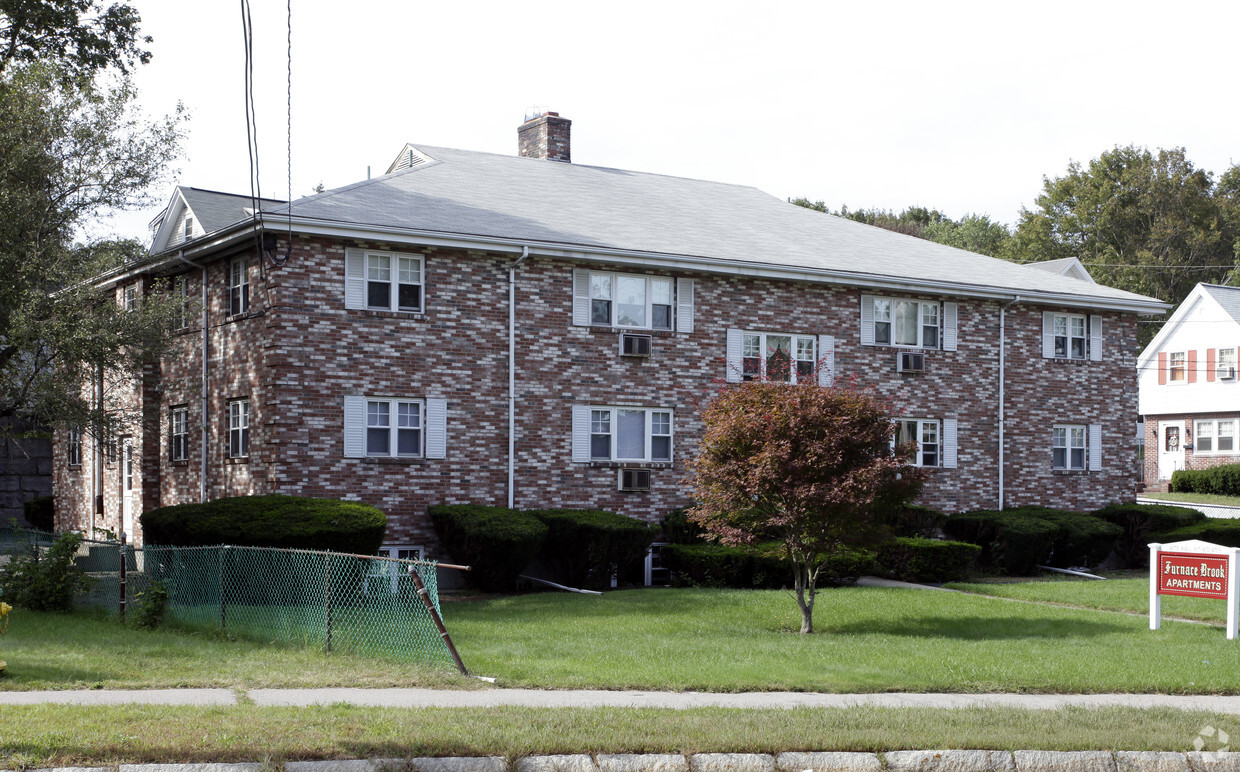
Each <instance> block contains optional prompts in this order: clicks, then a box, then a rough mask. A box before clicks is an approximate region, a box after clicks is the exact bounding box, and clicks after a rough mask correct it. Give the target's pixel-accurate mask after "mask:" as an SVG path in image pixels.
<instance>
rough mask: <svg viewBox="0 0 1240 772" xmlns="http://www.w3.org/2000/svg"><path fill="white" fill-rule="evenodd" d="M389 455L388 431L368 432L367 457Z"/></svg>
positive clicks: (370, 430) (372, 430)
mask: <svg viewBox="0 0 1240 772" xmlns="http://www.w3.org/2000/svg"><path fill="white" fill-rule="evenodd" d="M387 454H388V430H387V429H367V430H366V455H368V456H386V455H387Z"/></svg>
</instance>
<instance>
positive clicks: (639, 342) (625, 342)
mask: <svg viewBox="0 0 1240 772" xmlns="http://www.w3.org/2000/svg"><path fill="white" fill-rule="evenodd" d="M651 340H652V338H651V336H650V335H634V334H632V333H629V332H622V333H620V356H623V357H648V356H650V343H651Z"/></svg>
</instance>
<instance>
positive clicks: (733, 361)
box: [726, 330, 745, 383]
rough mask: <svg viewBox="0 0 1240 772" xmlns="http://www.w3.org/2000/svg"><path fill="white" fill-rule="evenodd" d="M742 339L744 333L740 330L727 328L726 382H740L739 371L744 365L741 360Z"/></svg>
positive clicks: (742, 351)
mask: <svg viewBox="0 0 1240 772" xmlns="http://www.w3.org/2000/svg"><path fill="white" fill-rule="evenodd" d="M744 339H745V333H744V332H742V331H741V330H728V361H727V367H728V372H727V376H726V380H727V382H728V383H740V382H741V372H742V370H743V368H744V365H745V363H744V361H743V360H742V355H743V354H744V349H743V348H742V345H743V342H744Z"/></svg>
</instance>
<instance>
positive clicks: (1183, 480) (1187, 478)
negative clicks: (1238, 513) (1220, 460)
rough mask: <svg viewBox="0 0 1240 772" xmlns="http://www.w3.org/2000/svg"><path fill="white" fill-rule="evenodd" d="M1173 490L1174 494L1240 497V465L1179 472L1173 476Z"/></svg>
mask: <svg viewBox="0 0 1240 772" xmlns="http://www.w3.org/2000/svg"><path fill="white" fill-rule="evenodd" d="M1171 490H1172V492H1174V493H1210V494H1215V495H1218V496H1240V464H1223V465H1222V466H1213V467H1210V468H1209V469H1180V470H1177V471H1175V472H1173V473H1172V474H1171Z"/></svg>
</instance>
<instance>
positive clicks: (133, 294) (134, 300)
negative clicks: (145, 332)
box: [125, 286, 138, 311]
mask: <svg viewBox="0 0 1240 772" xmlns="http://www.w3.org/2000/svg"><path fill="white" fill-rule="evenodd" d="M125 310H126V311H137V310H138V288H137V287H133V286H129V287H126V288H125Z"/></svg>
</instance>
